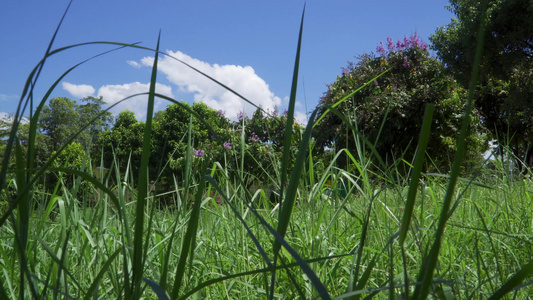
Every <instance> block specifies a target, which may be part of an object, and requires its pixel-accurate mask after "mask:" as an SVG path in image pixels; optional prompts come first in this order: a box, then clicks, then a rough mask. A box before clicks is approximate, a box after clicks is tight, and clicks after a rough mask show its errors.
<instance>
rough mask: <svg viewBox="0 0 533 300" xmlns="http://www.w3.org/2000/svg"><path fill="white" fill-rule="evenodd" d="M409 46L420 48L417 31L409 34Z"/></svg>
mask: <svg viewBox="0 0 533 300" xmlns="http://www.w3.org/2000/svg"><path fill="white" fill-rule="evenodd" d="M411 45H412V46H411V47H416V48H420V38H419V37H418V35H417V32H416V31H415V34H413V35H411Z"/></svg>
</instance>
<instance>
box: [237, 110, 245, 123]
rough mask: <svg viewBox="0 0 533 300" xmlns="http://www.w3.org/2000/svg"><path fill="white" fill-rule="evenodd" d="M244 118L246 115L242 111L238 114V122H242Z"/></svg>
mask: <svg viewBox="0 0 533 300" xmlns="http://www.w3.org/2000/svg"><path fill="white" fill-rule="evenodd" d="M243 118H244V113H243V112H242V111H240V112H239V113H238V114H237V120H239V122H241V121H242V119H243Z"/></svg>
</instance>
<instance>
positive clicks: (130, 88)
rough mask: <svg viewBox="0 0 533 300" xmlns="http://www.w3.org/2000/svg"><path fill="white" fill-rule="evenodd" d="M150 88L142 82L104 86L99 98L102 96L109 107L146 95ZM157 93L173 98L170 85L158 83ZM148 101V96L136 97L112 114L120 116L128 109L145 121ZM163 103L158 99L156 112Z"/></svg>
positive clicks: (115, 109) (112, 110) (122, 104)
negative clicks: (140, 94)
mask: <svg viewBox="0 0 533 300" xmlns="http://www.w3.org/2000/svg"><path fill="white" fill-rule="evenodd" d="M149 87H150V84H148V83H146V84H144V83H140V82H133V83H126V84H122V85H104V86H102V87H101V88H100V89H98V96H99V97H100V96H102V97H103V98H104V101H105V102H106V103H107V104H108V105H112V104H115V103H117V102H118V101H120V100H122V99H124V98H126V97H128V96H131V95H135V94H139V93H146V92H148V90H149ZM155 91H156V93H158V94H162V95H165V96H168V97H172V88H171V87H170V86H168V85H164V84H160V83H156V86H155ZM147 101H148V96H147V95H142V96H135V97H132V98H130V99H128V100H126V101H124V102H122V103H120V104H118V105H117V106H115V107H113V108H112V109H111V112H112V113H114V114H118V113H119V112H121V111H123V110H126V109H128V110H130V111H132V112H134V113H135V116H136V117H137V119H144V118H145V117H146V108H147V103H148V102H147ZM162 102H163V101H162V100H161V99H159V98H157V97H156V99H155V103H154V111H157V110H158V108H159V107H160V106H161V104H162Z"/></svg>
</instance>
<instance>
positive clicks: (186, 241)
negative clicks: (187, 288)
mask: <svg viewBox="0 0 533 300" xmlns="http://www.w3.org/2000/svg"><path fill="white" fill-rule="evenodd" d="M199 184H200V186H199V187H198V191H197V192H196V196H195V197H194V204H193V207H192V212H191V216H190V219H189V222H188V224H187V231H186V232H185V237H184V238H183V244H182V246H181V254H180V258H179V261H178V265H177V267H176V273H175V274H176V275H175V280H174V287H173V288H172V293H171V294H170V299H173V300H175V299H177V298H178V295H179V292H180V288H181V284H182V281H183V277H184V275H185V264H186V262H187V257H188V256H189V254H190V250H193V248H194V245H193V241H194V240H195V239H194V238H193V237H194V236H195V235H196V232H197V229H198V221H199V219H200V207H201V205H202V196H203V192H204V190H205V179H204V177H201V178H200V182H199ZM190 259H191V260H192V258H190Z"/></svg>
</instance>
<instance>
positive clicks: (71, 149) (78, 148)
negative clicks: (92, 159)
mask: <svg viewBox="0 0 533 300" xmlns="http://www.w3.org/2000/svg"><path fill="white" fill-rule="evenodd" d="M55 154H56V151H54V152H53V153H52V155H55ZM85 156H86V153H85V150H84V149H83V146H82V144H80V143H78V142H73V143H70V144H68V145H67V146H66V147H65V148H64V149H63V151H61V152H60V153H59V154H58V156H57V158H56V159H55V160H54V162H53V163H52V166H54V167H67V168H73V169H79V168H81V167H82V166H83V162H84V161H86V159H85Z"/></svg>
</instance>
